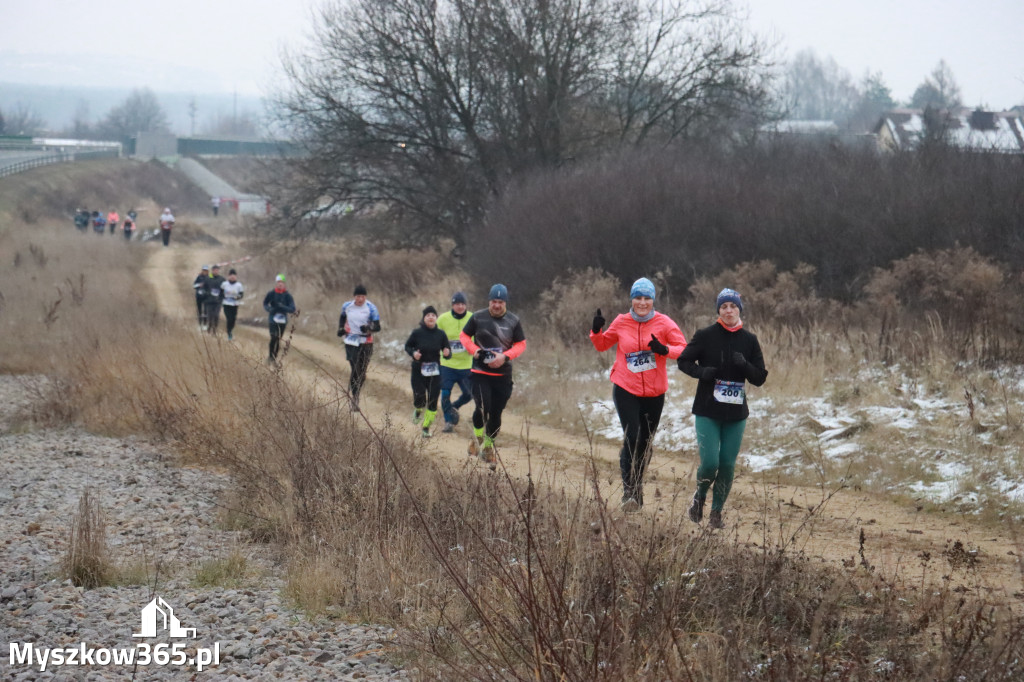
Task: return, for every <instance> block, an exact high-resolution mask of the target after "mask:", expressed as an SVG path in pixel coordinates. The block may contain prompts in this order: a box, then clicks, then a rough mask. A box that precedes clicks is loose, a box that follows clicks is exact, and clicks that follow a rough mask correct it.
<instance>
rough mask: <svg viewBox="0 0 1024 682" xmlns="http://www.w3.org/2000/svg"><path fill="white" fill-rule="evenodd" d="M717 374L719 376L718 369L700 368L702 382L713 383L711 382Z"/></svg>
mask: <svg viewBox="0 0 1024 682" xmlns="http://www.w3.org/2000/svg"><path fill="white" fill-rule="evenodd" d="M716 374H718V368H717V367H701V368H700V378H701V379H702V380H704V381H711V380H713V379H714V378H715V375H716Z"/></svg>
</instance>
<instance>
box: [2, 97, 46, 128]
mask: <svg viewBox="0 0 1024 682" xmlns="http://www.w3.org/2000/svg"><path fill="white" fill-rule="evenodd" d="M3 131H4V134H5V135H39V134H40V133H43V132H45V131H46V120H45V119H43V117H42V116H40V115H39V113H38V112H37V111H36V110H35V109H33V108H32V107H30V106H27V105H25V104H22V103H21V102H18V103H17V104H15V105H14V107H13V108H11V109H8V110H7V113H6V114H4V125H3Z"/></svg>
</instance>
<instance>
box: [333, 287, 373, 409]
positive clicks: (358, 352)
mask: <svg viewBox="0 0 1024 682" xmlns="http://www.w3.org/2000/svg"><path fill="white" fill-rule="evenodd" d="M352 296H353V298H352V300H351V301H345V302H344V303H343V304H342V305H341V316H340V317H338V336H341V337H344V339H345V358H346V359H347V360H348V364H349V366H350V367H351V368H352V371H351V373H350V375H349V379H348V390H349V393H351V394H352V411H353V412H358V411H359V392H360V391H361V390H362V389H363V383H364V382H365V381H366V370H367V369H368V368H369V367H370V358H371V357H372V356H373V332H379V331H380V313H379V312H378V311H377V306H375V305H374V304H373V303H370V302H369V301H368V300H366V287H364V286H363V285H362V284H357V285H356V288H355V291H353V292H352Z"/></svg>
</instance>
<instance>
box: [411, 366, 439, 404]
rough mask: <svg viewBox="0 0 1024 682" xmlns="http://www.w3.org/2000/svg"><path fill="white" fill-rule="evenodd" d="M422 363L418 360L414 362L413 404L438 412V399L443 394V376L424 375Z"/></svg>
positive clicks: (412, 380) (412, 381)
mask: <svg viewBox="0 0 1024 682" xmlns="http://www.w3.org/2000/svg"><path fill="white" fill-rule="evenodd" d="M421 367H422V365H421V364H420V363H418V362H414V363H412V379H411V383H412V406H413V407H415V408H416V409H417V410H422V409H423V408H424V407H425V408H427V409H428V410H430V411H431V412H437V399H438V398H439V397H440V395H441V376H440V375H435V376H432V377H425V376H423V372H421V371H420V369H421Z"/></svg>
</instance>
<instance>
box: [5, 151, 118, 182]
mask: <svg viewBox="0 0 1024 682" xmlns="http://www.w3.org/2000/svg"><path fill="white" fill-rule="evenodd" d="M118 156H120V151H119V150H117V149H97V150H90V151H73V152H57V153H55V154H47V155H45V156H37V157H35V158H31V159H20V160H18V161H15V162H12V163H5V161H4V159H3V157H2V156H0V178H2V177H4V176H7V175H14V174H15V173H21V172H23V171H27V170H28V169H30V168H36V167H38V166H46V165H49V164H51V163H69V162H72V161H86V160H92V159H116V158H117V157H118Z"/></svg>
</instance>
